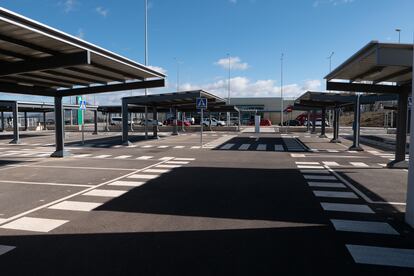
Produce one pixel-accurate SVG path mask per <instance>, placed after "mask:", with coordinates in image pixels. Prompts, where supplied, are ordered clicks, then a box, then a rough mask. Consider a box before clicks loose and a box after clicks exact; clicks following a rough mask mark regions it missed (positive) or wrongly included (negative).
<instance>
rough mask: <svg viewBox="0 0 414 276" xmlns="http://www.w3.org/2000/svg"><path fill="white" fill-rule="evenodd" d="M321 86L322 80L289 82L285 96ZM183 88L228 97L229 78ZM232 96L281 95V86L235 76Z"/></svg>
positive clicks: (186, 84)
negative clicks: (299, 82) (202, 90)
mask: <svg viewBox="0 0 414 276" xmlns="http://www.w3.org/2000/svg"><path fill="white" fill-rule="evenodd" d="M320 88H321V81H320V80H306V81H304V82H303V83H302V84H289V85H284V86H283V97H284V98H293V97H298V96H300V95H301V94H302V93H304V92H306V91H308V90H312V91H317V90H320ZM181 89H182V90H184V91H185V90H196V89H204V90H206V91H209V92H212V93H214V94H217V95H219V96H221V97H227V93H228V92H227V91H228V90H227V89H228V80H218V81H216V82H213V83H208V84H204V85H193V84H191V83H185V84H183V85H181ZM230 92H231V97H280V86H277V85H276V81H275V80H257V81H251V80H249V79H248V78H245V77H234V78H232V79H231V80H230Z"/></svg>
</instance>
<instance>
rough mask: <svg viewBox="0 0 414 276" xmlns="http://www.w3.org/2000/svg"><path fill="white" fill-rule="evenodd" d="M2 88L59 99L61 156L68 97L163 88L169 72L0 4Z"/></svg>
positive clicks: (57, 117) (57, 115)
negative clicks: (64, 102)
mask: <svg viewBox="0 0 414 276" xmlns="http://www.w3.org/2000/svg"><path fill="white" fill-rule="evenodd" d="M0 63H1V65H2V66H1V67H0V91H2V92H8V93H18V94H28V95H38V96H50V97H54V99H55V106H54V110H55V123H56V127H55V129H56V151H55V153H54V154H52V156H55V157H62V156H64V155H65V152H64V141H63V139H64V137H63V104H62V103H63V102H62V98H63V97H65V96H75V95H86V94H94V93H104V92H117V91H124V90H133V89H143V88H153V87H162V86H164V84H165V75H164V74H162V73H160V72H157V71H155V70H153V69H151V68H149V67H147V66H144V65H142V64H140V63H137V62H135V61H132V60H130V59H128V58H125V57H122V56H120V55H118V54H115V53H113V52H111V51H108V50H106V49H103V48H101V47H98V46H96V45H94V44H92V43H89V42H86V41H84V40H82V39H79V38H76V37H74V36H71V35H69V34H66V33H64V32H61V31H59V30H57V29H54V28H52V27H49V26H46V25H44V24H42V23H39V22H36V21H34V20H31V19H29V18H27V17H24V16H22V15H19V14H17V13H14V12H12V11H9V10H6V9H3V8H0Z"/></svg>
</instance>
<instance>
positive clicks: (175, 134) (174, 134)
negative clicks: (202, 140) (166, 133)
mask: <svg viewBox="0 0 414 276" xmlns="http://www.w3.org/2000/svg"><path fill="white" fill-rule="evenodd" d="M171 135H172V136H178V135H179V134H178V133H174V132H173V133H171Z"/></svg>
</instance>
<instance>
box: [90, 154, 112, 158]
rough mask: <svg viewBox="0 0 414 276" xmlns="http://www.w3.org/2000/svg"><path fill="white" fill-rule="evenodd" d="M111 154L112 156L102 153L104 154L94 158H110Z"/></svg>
mask: <svg viewBox="0 0 414 276" xmlns="http://www.w3.org/2000/svg"><path fill="white" fill-rule="evenodd" d="M111 156H112V155H111V154H102V155H98V156H94V157H93V158H97V159H102V158H108V157H111Z"/></svg>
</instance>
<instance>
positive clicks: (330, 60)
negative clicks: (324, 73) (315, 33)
mask: <svg viewBox="0 0 414 276" xmlns="http://www.w3.org/2000/svg"><path fill="white" fill-rule="evenodd" d="M334 54H335V52H332V53H331V54H330V55H329V57H328V59H329V73H330V72H332V56H333V55H334Z"/></svg>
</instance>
